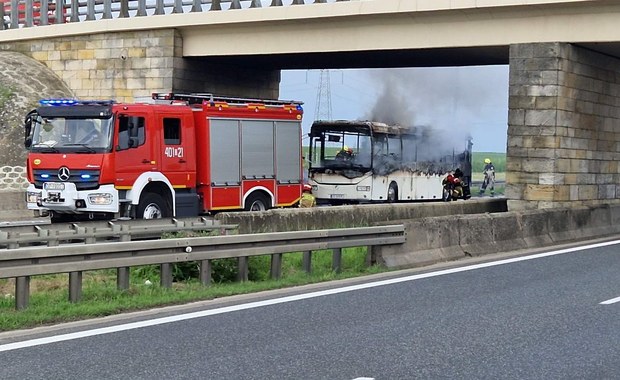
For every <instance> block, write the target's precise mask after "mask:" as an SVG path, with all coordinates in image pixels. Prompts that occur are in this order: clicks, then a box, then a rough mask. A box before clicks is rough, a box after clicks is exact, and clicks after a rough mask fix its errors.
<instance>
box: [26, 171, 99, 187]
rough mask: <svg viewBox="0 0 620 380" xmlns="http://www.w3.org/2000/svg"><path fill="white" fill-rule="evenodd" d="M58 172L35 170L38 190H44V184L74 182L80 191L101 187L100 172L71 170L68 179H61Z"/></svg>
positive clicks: (35, 182)
mask: <svg viewBox="0 0 620 380" xmlns="http://www.w3.org/2000/svg"><path fill="white" fill-rule="evenodd" d="M63 174H65V173H59V171H58V170H45V169H39V170H34V185H35V187H36V188H37V189H42V188H43V183H44V182H73V183H75V187H76V188H77V189H78V190H92V189H96V188H97V187H99V176H100V175H101V172H100V171H99V170H79V169H71V170H70V172H69V176H68V178H62V179H61V178H60V177H59V175H63Z"/></svg>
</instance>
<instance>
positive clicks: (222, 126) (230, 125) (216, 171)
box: [209, 119, 241, 186]
mask: <svg viewBox="0 0 620 380" xmlns="http://www.w3.org/2000/svg"><path fill="white" fill-rule="evenodd" d="M209 133H210V135H211V138H210V146H209V154H210V157H209V163H210V165H211V182H212V183H213V184H214V185H216V186H217V185H219V184H227V183H234V184H239V183H240V182H241V177H240V161H239V149H240V147H239V122H238V121H237V120H218V119H212V120H211V122H210V125H209Z"/></svg>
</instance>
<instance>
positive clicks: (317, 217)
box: [215, 198, 507, 233]
mask: <svg viewBox="0 0 620 380" xmlns="http://www.w3.org/2000/svg"><path fill="white" fill-rule="evenodd" d="M506 210H507V206H506V199H504V198H479V199H470V200H467V201H457V202H415V203H389V204H369V205H353V206H332V207H314V208H308V209H272V210H268V211H266V212H221V213H218V214H216V215H215V219H216V220H219V221H220V222H221V223H223V224H236V225H238V226H239V233H262V232H283V231H305V230H318V229H329V228H344V227H358V226H372V225H375V224H377V223H381V222H390V221H394V220H399V221H400V220H418V219H425V218H432V217H438V216H444V215H459V214H480V213H501V212H505V211H506Z"/></svg>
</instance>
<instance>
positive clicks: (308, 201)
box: [299, 184, 316, 208]
mask: <svg viewBox="0 0 620 380" xmlns="http://www.w3.org/2000/svg"><path fill="white" fill-rule="evenodd" d="M314 206H316V198H314V195H312V186H310V185H308V184H306V185H304V190H303V194H301V200H300V201H299V207H304V208H305V207H314Z"/></svg>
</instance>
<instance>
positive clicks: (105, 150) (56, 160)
mask: <svg viewBox="0 0 620 380" xmlns="http://www.w3.org/2000/svg"><path fill="white" fill-rule="evenodd" d="M302 114H303V110H302V108H301V103H300V102H294V101H277V100H259V99H240V98H223V97H216V96H214V95H211V94H153V97H152V99H151V100H150V101H149V102H144V103H135V104H124V103H115V102H113V101H76V100H64V99H58V100H43V101H41V106H40V107H38V108H36V109H35V110H32V111H31V112H30V113H29V114H28V115H27V117H26V121H25V135H26V136H25V145H26V147H27V148H28V150H29V154H28V161H27V176H28V181H29V182H30V185H29V186H28V189H27V197H26V198H27V199H26V200H27V205H28V208H29V209H31V210H34V211H35V214H36V215H40V216H44V215H48V214H49V215H51V217H52V220H54V221H61V220H76V219H81V218H89V219H93V218H114V217H125V218H144V219H151V218H161V217H173V216H175V217H189V216H195V215H199V214H206V213H210V212H215V211H221V210H243V209H245V210H266V209H269V208H272V207H286V206H292V205H295V204H296V203H297V202H298V201H299V199H300V197H301V192H302V178H303V177H302V170H303V169H302V162H301V118H302Z"/></svg>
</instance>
